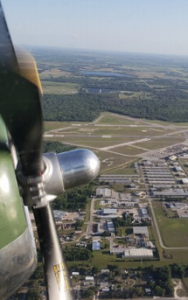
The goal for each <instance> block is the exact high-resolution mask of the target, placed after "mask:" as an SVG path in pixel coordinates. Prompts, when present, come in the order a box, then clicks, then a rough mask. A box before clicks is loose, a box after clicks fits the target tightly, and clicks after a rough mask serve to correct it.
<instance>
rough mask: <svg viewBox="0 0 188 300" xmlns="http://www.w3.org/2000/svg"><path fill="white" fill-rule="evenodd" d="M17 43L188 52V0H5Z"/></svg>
mask: <svg viewBox="0 0 188 300" xmlns="http://www.w3.org/2000/svg"><path fill="white" fill-rule="evenodd" d="M2 4H3V7H4V11H5V14H6V17H7V22H8V26H9V29H10V32H11V35H12V39H13V41H14V43H16V44H22V45H23V44H25V45H40V46H54V47H63V48H64V47H65V48H67V47H68V48H81V49H98V50H115V51H126V52H145V53H160V54H178V55H188V0H2Z"/></svg>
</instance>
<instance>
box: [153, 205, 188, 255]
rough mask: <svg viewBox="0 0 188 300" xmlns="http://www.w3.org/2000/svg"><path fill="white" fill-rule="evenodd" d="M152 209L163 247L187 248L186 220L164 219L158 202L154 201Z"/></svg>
mask: <svg viewBox="0 0 188 300" xmlns="http://www.w3.org/2000/svg"><path fill="white" fill-rule="evenodd" d="M153 208H154V210H155V214H156V218H157V222H158V226H159V230H160V233H161V237H162V240H163V243H164V245H165V246H166V247H188V239H187V236H188V220H187V219H180V218H167V217H165V216H164V211H163V208H162V203H161V202H160V201H154V202H153ZM174 253H175V252H174Z"/></svg>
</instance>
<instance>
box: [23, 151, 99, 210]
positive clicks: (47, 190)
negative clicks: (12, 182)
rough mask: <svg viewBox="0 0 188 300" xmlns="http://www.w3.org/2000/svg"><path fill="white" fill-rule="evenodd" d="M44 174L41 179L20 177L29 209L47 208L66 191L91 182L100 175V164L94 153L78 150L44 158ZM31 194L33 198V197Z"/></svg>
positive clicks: (45, 155)
mask: <svg viewBox="0 0 188 300" xmlns="http://www.w3.org/2000/svg"><path fill="white" fill-rule="evenodd" d="M43 163H44V171H43V173H42V175H41V176H38V177H37V178H36V177H35V178H26V177H22V176H18V177H19V180H20V182H22V184H24V182H25V185H26V186H27V187H28V188H27V191H28V195H27V197H24V198H25V199H27V203H25V205H27V206H34V207H35V208H40V207H43V206H46V204H47V203H48V202H49V201H52V200H54V199H55V198H56V197H57V196H58V195H60V194H62V193H63V192H64V191H65V190H67V189H69V188H72V187H75V186H78V185H81V184H85V183H88V182H90V181H91V180H93V179H94V178H95V177H96V176H97V175H98V172H99V169H100V161H99V159H98V157H97V156H96V155H95V154H94V153H93V152H92V151H90V150H87V149H78V150H72V151H68V152H63V153H60V154H56V153H55V152H49V153H44V154H43ZM29 194H30V196H29Z"/></svg>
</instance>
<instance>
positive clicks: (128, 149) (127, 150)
mask: <svg viewBox="0 0 188 300" xmlns="http://www.w3.org/2000/svg"><path fill="white" fill-rule="evenodd" d="M114 151H115V152H118V153H123V154H127V155H138V154H140V153H143V152H145V151H144V150H143V149H140V148H136V147H134V146H124V147H118V148H114Z"/></svg>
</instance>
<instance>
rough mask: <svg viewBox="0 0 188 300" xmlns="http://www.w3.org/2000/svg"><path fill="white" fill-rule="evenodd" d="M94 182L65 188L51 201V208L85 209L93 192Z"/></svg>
mask: <svg viewBox="0 0 188 300" xmlns="http://www.w3.org/2000/svg"><path fill="white" fill-rule="evenodd" d="M94 187H95V182H91V183H89V184H86V185H83V186H80V187H75V188H72V189H69V190H67V191H66V192H64V193H63V194H62V195H60V196H58V197H57V198H56V199H55V200H54V201H53V202H52V207H53V209H60V210H71V211H78V210H79V209H85V208H86V204H87V202H88V199H89V197H91V195H92V194H93V189H94Z"/></svg>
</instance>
